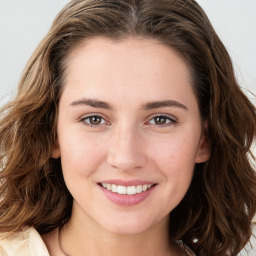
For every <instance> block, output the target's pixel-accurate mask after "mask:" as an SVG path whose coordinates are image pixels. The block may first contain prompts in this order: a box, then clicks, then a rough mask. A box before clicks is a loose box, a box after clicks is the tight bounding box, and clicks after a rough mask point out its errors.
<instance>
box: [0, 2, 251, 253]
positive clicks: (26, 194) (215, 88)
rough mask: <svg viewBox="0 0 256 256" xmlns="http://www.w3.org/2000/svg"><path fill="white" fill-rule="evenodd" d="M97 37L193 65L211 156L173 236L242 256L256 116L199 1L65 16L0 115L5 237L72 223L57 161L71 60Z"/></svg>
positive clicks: (81, 7)
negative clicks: (130, 41)
mask: <svg viewBox="0 0 256 256" xmlns="http://www.w3.org/2000/svg"><path fill="white" fill-rule="evenodd" d="M96 36H104V37H107V38H110V39H113V40H123V39H125V38H126V37H128V36H134V37H141V38H155V39H157V40H159V41H161V42H162V43H164V44H166V45H167V46H169V47H171V48H173V49H175V50H176V51H177V52H179V53H180V54H181V55H182V56H183V58H184V60H185V61H187V62H188V63H189V66H190V68H191V73H192V78H193V85H194V92H195V95H196V96H197V99H198V104H199V107H200V111H201V117H202V119H203V120H206V121H207V122H208V129H207V134H208V140H209V143H210V145H211V157H210V159H209V161H208V162H207V163H204V164H197V165H196V166H195V171H194V178H193V181H192V183H191V186H190V188H189V190H188V192H187V194H186V196H185V197H184V198H183V200H182V201H181V203H180V204H179V205H178V206H177V207H176V208H175V209H174V210H173V211H172V212H171V213H170V218H171V226H170V237H172V238H174V239H181V240H183V242H184V243H185V244H187V245H188V246H189V247H191V248H192V249H193V250H194V252H195V253H196V254H197V255H236V254H237V253H238V252H239V251H240V250H241V249H242V248H243V247H244V246H245V244H246V243H247V242H248V241H249V239H250V236H251V233H252V231H251V228H252V224H251V222H252V218H253V216H254V215H255V213H256V175H255V171H254V170H253V165H252V163H251V160H252V161H255V157H254V156H253V154H251V153H250V148H251V145H252V143H253V140H254V138H255V135H256V111H255V107H254V106H253V105H252V103H251V102H250V101H249V100H248V99H247V97H246V96H245V94H244V93H243V92H242V91H241V89H240V88H239V86H238V84H237V82H236V79H235V76H234V71H233V67H232V63H231V60H230V57H229V55H228V53H227V51H226V49H225V47H224V46H223V44H222V42H221V41H220V39H219V38H218V36H217V35H216V33H215V31H214V29H213V28H212V26H211V24H210V22H209V20H208V18H207V16H206V14H205V13H204V11H203V10H202V9H201V8H200V6H198V4H197V3H196V2H195V1H194V0H73V1H71V2H70V3H69V4H68V5H67V6H66V7H65V8H64V9H63V10H62V11H61V12H60V14H59V15H58V16H57V17H56V19H55V20H54V22H53V25H52V27H51V29H50V31H49V33H48V34H47V36H46V37H45V38H44V40H43V41H42V42H41V44H40V45H39V46H38V48H37V50H36V51H35V52H34V54H33V56H32V57H31V59H30V60H29V62H28V64H27V66H26V68H25V70H24V72H23V75H22V78H21V80H20V82H19V87H18V92H17V96H16V97H15V99H13V100H12V101H10V102H9V103H8V104H7V105H5V106H4V107H3V108H2V110H1V112H0V150H1V153H0V169H1V170H2V171H1V173H0V184H1V186H0V197H1V201H0V231H1V232H14V231H18V230H19V229H20V228H22V227H23V226H25V225H29V226H34V227H35V228H36V229H37V230H38V231H39V232H40V233H46V232H49V231H51V230H53V229H54V228H56V227H59V226H60V225H63V223H65V222H67V221H68V220H69V218H70V215H71V209H72V197H71V195H70V193H69V192H68V190H67V188H66V186H65V183H64V180H63V177H62V171H61V163H60V159H57V160H55V159H51V157H50V154H51V147H52V145H53V144H54V142H55V141H56V138H57V134H56V120H57V114H58V101H59V97H60V95H61V89H62V84H63V79H65V63H66V59H67V57H68V55H69V53H70V51H71V50H72V49H73V48H74V47H76V46H77V45H78V43H79V42H81V41H82V40H85V39H86V38H91V37H96Z"/></svg>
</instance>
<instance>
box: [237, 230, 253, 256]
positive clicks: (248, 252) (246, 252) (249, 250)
mask: <svg viewBox="0 0 256 256" xmlns="http://www.w3.org/2000/svg"><path fill="white" fill-rule="evenodd" d="M255 255H256V225H255V226H254V227H253V235H252V236H251V240H250V242H249V243H248V244H247V245H246V246H245V248H244V249H243V250H242V251H241V252H240V253H239V254H238V256H255Z"/></svg>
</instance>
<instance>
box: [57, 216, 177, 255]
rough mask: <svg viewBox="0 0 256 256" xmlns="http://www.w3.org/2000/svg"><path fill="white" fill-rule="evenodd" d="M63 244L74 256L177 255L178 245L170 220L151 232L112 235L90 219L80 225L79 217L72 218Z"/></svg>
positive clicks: (64, 229)
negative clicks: (172, 232) (175, 242)
mask: <svg viewBox="0 0 256 256" xmlns="http://www.w3.org/2000/svg"><path fill="white" fill-rule="evenodd" d="M61 244H62V248H63V250H64V251H65V253H66V254H68V255H70V256H74V255H76V256H80V255H85V254H86V255H95V256H98V255H99V256H102V255H104V256H110V255H111V256H117V255H118V256H119V255H122V256H128V255H129V256H130V255H133V256H141V255H147V256H155V255H158V256H160V255H161V256H167V255H176V253H175V251H176V248H175V245H174V243H172V242H171V241H170V239H169V237H168V219H167V218H166V219H164V220H163V221H162V222H161V223H158V224H157V225H154V226H152V227H151V228H150V229H149V230H147V231H144V232H141V233H138V234H120V233H112V232H109V231H107V230H105V229H103V228H102V227H100V226H99V225H97V224H96V223H95V222H93V221H92V220H89V219H87V220H84V219H83V221H79V218H77V216H74V215H72V217H71V220H70V221H69V223H67V224H66V225H65V226H64V227H63V229H62V231H61ZM171 251H173V254H171Z"/></svg>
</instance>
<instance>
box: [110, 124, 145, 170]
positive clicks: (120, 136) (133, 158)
mask: <svg viewBox="0 0 256 256" xmlns="http://www.w3.org/2000/svg"><path fill="white" fill-rule="evenodd" d="M107 162H108V164H110V165H111V166H112V167H113V168H115V169H117V170H120V171H131V170H135V169H140V168H143V167H144V166H145V165H146V162H147V158H146V154H145V145H144V143H143V138H142V136H141V135H140V133H139V131H137V130H136V129H132V128H130V129H129V128H128V129H125V128H123V129H122V128H120V129H117V130H116V131H114V132H113V134H112V138H111V142H110V146H109V149H108V156H107Z"/></svg>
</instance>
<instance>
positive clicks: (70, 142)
mask: <svg viewBox="0 0 256 256" xmlns="http://www.w3.org/2000/svg"><path fill="white" fill-rule="evenodd" d="M93 137H94V136H89V137H88V136H87V137H86V136H79V133H78V132H76V133H74V134H73V135H72V136H68V135H66V136H65V134H62V135H61V137H60V154H61V162H62V169H63V173H64V174H65V173H66V174H68V173H70V172H72V174H73V175H75V174H76V175H84V174H88V175H89V174H90V172H93V170H95V169H96V167H97V165H98V164H99V163H100V162H101V160H102V158H103V154H104V152H105V145H104V143H100V141H99V140H95V138H93ZM62 138H65V139H62Z"/></svg>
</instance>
